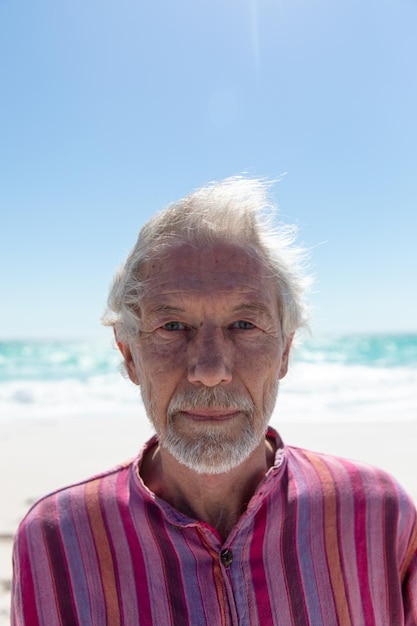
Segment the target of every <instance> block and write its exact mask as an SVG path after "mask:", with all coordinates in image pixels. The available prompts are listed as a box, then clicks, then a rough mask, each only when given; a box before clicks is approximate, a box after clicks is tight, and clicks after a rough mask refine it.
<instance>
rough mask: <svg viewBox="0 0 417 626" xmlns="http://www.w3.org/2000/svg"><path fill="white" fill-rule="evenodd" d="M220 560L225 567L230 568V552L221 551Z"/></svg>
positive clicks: (231, 555)
mask: <svg viewBox="0 0 417 626" xmlns="http://www.w3.org/2000/svg"><path fill="white" fill-rule="evenodd" d="M220 560H221V562H222V563H223V565H224V566H225V567H230V566H231V564H232V563H233V554H232V551H231V550H222V551H221V552H220Z"/></svg>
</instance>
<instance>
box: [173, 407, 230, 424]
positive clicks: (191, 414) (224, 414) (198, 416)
mask: <svg viewBox="0 0 417 626" xmlns="http://www.w3.org/2000/svg"><path fill="white" fill-rule="evenodd" d="M182 413H183V415H185V416H186V417H188V418H190V419H193V420H196V421H207V420H210V421H214V422H221V421H225V420H229V419H232V418H233V417H235V416H236V415H238V414H239V413H240V411H239V410H238V409H205V408H204V409H203V408H201V409H199V408H196V409H192V410H191V411H182Z"/></svg>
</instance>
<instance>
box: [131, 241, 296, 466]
mask: <svg viewBox="0 0 417 626" xmlns="http://www.w3.org/2000/svg"><path fill="white" fill-rule="evenodd" d="M145 277H146V281H147V284H146V287H145V291H144V295H143V297H142V298H141V302H140V328H141V330H140V332H139V336H138V339H137V341H136V342H134V343H133V344H131V345H130V349H129V348H126V347H123V346H121V349H122V351H123V353H124V356H125V359H126V365H127V369H128V373H129V376H130V378H131V380H132V381H133V382H135V383H136V384H139V385H140V386H141V393H142V398H143V401H144V404H145V408H146V410H147V413H148V416H149V418H150V419H151V421H152V423H153V425H154V428H155V430H156V433H157V435H158V438H159V443H160V445H161V448H162V449H166V450H168V452H170V453H171V454H172V455H173V456H174V457H175V458H176V459H177V460H178V461H180V462H181V463H183V464H185V465H187V466H188V467H190V468H192V469H193V470H195V471H197V472H200V473H220V472H224V471H228V470H229V469H231V468H232V467H235V466H237V465H239V464H240V463H242V462H243V461H244V460H245V459H246V458H247V457H248V456H249V455H250V454H251V452H253V451H254V450H255V448H257V447H258V446H259V445H262V444H261V442H262V441H263V439H264V435H265V431H266V428H267V425H268V422H269V419H270V416H271V413H272V410H273V407H274V404H275V400H276V394H277V391H278V381H279V379H280V378H282V377H283V376H285V374H286V371H287V363H288V353H289V348H290V344H291V340H288V341H286V342H284V340H283V337H282V330H281V325H280V316H279V303H278V301H277V296H276V290H275V287H274V284H273V281H272V279H271V278H270V277H268V275H267V269H266V268H265V266H264V264H263V262H262V261H261V260H260V258H258V256H257V255H256V254H249V253H248V252H246V251H245V250H243V249H242V248H241V247H240V246H237V245H235V244H227V243H222V244H216V245H213V246H212V247H210V248H204V249H198V248H197V247H194V246H191V245H190V244H181V245H179V246H177V247H174V248H171V249H169V250H168V251H167V252H166V253H165V254H164V255H163V256H161V257H158V258H157V259H156V260H152V261H149V262H148V264H147V265H146V266H145Z"/></svg>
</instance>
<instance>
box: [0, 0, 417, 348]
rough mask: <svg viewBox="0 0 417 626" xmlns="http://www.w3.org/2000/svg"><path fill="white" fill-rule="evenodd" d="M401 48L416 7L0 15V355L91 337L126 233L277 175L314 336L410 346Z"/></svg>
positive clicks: (411, 286)
mask: <svg viewBox="0 0 417 626" xmlns="http://www.w3.org/2000/svg"><path fill="white" fill-rule="evenodd" d="M416 33H417V1H416V0H389V1H388V0H344V1H342V0H336V1H335V0H210V2H198V1H196V0H176V1H175V2H173V1H171V2H170V1H165V2H162V1H160V0H154V1H150V2H140V1H138V0H112V1H109V0H0V85H1V98H0V107H1V115H0V215H1V222H0V224H1V245H0V263H1V276H0V298H1V300H0V303H1V307H0V337H2V338H18V337H22V338H28V337H77V336H80V337H85V336H94V335H97V334H99V335H101V334H102V333H103V332H105V331H104V330H101V329H100V325H99V322H98V319H99V317H100V315H101V312H102V310H103V308H104V303H105V299H106V293H107V287H108V284H109V281H110V278H111V275H112V272H113V269H114V267H115V265H117V264H118V263H119V262H120V261H121V260H122V259H123V258H124V256H125V255H126V253H127V252H128V250H129V249H130V248H131V246H132V245H133V243H134V240H135V238H136V234H137V231H138V229H139V228H140V226H141V225H142V224H143V223H144V221H145V220H146V219H147V218H148V217H149V216H150V215H151V214H152V213H153V212H154V211H155V210H157V209H159V208H161V207H163V206H164V205H166V204H167V203H168V202H171V201H173V200H176V199H178V198H179V197H181V196H182V195H184V194H186V193H188V192H190V191H191V190H192V189H194V188H196V187H198V186H200V185H201V184H203V183H206V182H208V181H211V180H214V179H220V178H224V177H226V176H230V175H234V174H239V173H242V172H247V173H249V174H250V175H254V176H267V177H271V178H280V177H281V181H280V182H279V183H277V184H276V185H275V186H274V190H273V193H274V198H275V200H276V201H277V203H278V204H279V206H280V209H281V212H282V216H283V218H284V220H286V221H288V222H295V223H297V224H298V226H299V228H300V239H301V240H302V241H303V242H304V243H305V244H306V245H307V246H308V247H309V248H311V249H312V264H313V270H314V272H315V274H316V284H315V293H314V294H313V295H312V304H313V306H314V312H313V317H312V328H313V331H315V332H320V333H321V332H326V331H327V332H367V331H371V330H374V331H378V332H379V331H391V332H407V331H417V296H416V292H417V288H416V285H417V280H416V279H417V243H416V241H417V113H416V112H417V36H416ZM106 332H108V331H106Z"/></svg>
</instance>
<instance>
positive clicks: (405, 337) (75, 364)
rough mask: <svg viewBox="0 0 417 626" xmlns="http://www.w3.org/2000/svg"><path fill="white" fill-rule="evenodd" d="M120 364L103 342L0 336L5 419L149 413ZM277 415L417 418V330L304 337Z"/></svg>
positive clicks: (0, 407)
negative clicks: (416, 332)
mask: <svg viewBox="0 0 417 626" xmlns="http://www.w3.org/2000/svg"><path fill="white" fill-rule="evenodd" d="M120 365H121V358H120V355H119V353H118V351H117V349H116V348H115V347H114V346H113V345H112V343H111V341H107V340H103V339H99V340H97V339H95V340H79V341H76V340H47V341H41V340H30V341H24V340H14V341H11V340H7V341H0V420H13V421H16V420H24V419H59V418H63V417H65V418H67V417H70V416H78V417H91V418H103V417H122V416H131V415H134V414H136V413H139V412H141V411H142V412H143V406H142V404H141V399H140V393H139V390H138V388H137V387H136V386H135V385H133V384H132V383H131V382H130V381H129V380H128V379H127V378H126V377H125V376H123V374H122V372H121V367H120ZM276 413H278V417H279V420H280V421H284V422H285V421H291V422H294V421H295V422H327V421H331V422H335V421H336V422H337V421H340V422H352V421H353V422H354V421H370V422H395V421H410V420H417V334H357V335H340V336H320V337H318V336H305V337H303V338H302V339H301V340H300V341H299V342H298V344H297V345H296V346H295V347H294V350H293V355H292V359H291V364H290V368H289V372H288V374H287V376H286V377H285V378H284V379H283V380H282V381H281V384H280V390H279V398H278V402H277V406H276ZM275 418H276V419H277V415H275Z"/></svg>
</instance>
